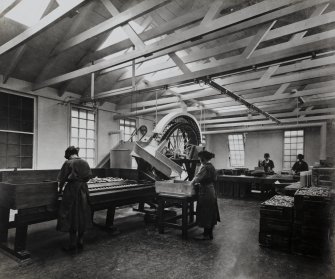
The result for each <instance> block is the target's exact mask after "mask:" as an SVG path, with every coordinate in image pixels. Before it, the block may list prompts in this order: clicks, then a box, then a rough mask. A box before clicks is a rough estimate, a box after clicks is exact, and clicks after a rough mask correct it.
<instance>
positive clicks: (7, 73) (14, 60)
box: [3, 0, 58, 83]
mask: <svg viewBox="0 0 335 279" xmlns="http://www.w3.org/2000/svg"><path fill="white" fill-rule="evenodd" d="M55 6H56V7H57V6H58V3H57V1H56V0H51V1H50V2H49V4H48V6H47V7H46V8H45V10H44V13H43V14H42V16H41V18H43V17H45V16H47V15H48V14H49V13H51V12H52V11H53V10H54V9H55ZM26 50H27V45H26V44H22V45H20V46H19V47H18V48H17V49H16V50H15V54H14V56H13V57H12V59H11V61H10V64H9V65H8V67H7V68H6V71H5V73H4V74H3V83H6V82H7V81H8V79H9V77H10V76H11V75H12V74H13V72H14V71H15V69H16V67H17V66H18V64H19V63H20V62H21V57H22V56H23V54H24V53H25V51H26Z"/></svg>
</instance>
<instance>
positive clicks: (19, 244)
mask: <svg viewBox="0 0 335 279" xmlns="http://www.w3.org/2000/svg"><path fill="white" fill-rule="evenodd" d="M27 233H28V225H19V226H17V227H16V232H15V242H14V251H15V252H20V251H24V250H26V244H27Z"/></svg>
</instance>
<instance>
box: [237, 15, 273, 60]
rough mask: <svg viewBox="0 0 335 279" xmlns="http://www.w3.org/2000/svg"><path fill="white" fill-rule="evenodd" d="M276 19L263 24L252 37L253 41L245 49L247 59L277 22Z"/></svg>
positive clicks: (244, 53) (244, 54)
mask: <svg viewBox="0 0 335 279" xmlns="http://www.w3.org/2000/svg"><path fill="white" fill-rule="evenodd" d="M276 22H277V21H276V20H274V21H272V22H268V23H266V24H264V26H262V27H261V28H260V29H259V30H258V32H257V34H256V35H255V36H254V37H253V38H252V40H251V42H250V43H249V44H248V46H247V47H246V48H245V49H244V51H243V53H242V56H243V57H245V58H246V59H248V58H250V56H251V55H252V54H253V53H254V51H255V49H256V48H257V47H258V46H259V44H260V43H261V42H262V41H263V39H264V38H265V37H266V35H267V34H268V33H269V32H270V30H271V28H272V27H273V26H274V25H275V24H276Z"/></svg>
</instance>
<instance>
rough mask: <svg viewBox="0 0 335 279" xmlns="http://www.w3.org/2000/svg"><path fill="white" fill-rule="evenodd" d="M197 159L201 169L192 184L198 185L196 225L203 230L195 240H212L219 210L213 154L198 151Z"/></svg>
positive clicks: (218, 217)
mask: <svg viewBox="0 0 335 279" xmlns="http://www.w3.org/2000/svg"><path fill="white" fill-rule="evenodd" d="M198 156H199V159H200V162H201V168H200V170H199V172H198V173H197V174H196V176H195V177H194V179H193V180H192V184H193V185H195V184H197V183H199V184H200V186H199V191H198V201H197V223H198V226H199V227H202V228H204V232H203V234H202V235H200V236H198V237H195V239H197V240H210V239H213V228H214V226H215V225H216V224H217V221H220V214H219V208H218V204H217V198H216V193H215V188H214V182H215V181H216V170H215V168H214V166H213V165H212V164H211V162H210V160H211V159H212V158H214V154H213V153H211V152H208V151H200V152H199V154H198Z"/></svg>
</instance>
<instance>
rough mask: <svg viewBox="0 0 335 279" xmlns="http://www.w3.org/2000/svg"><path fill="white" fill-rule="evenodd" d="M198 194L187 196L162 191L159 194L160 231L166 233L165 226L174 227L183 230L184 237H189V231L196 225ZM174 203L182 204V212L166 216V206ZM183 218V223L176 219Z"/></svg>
mask: <svg viewBox="0 0 335 279" xmlns="http://www.w3.org/2000/svg"><path fill="white" fill-rule="evenodd" d="M196 200H197V198H196V196H185V195H177V194H166V193H160V194H158V195H157V201H158V230H159V233H164V228H165V227H169V228H174V229H179V230H181V231H182V238H183V239H187V232H188V230H189V229H190V228H192V227H194V226H196V221H195V219H194V215H195V214H196V212H195V211H194V202H195V201H196ZM173 205H180V206H181V209H182V213H181V214H179V215H177V216H173V217H170V218H164V208H166V207H171V206H173ZM178 219H181V225H180V224H177V223H176V222H175V221H177V220H178Z"/></svg>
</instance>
